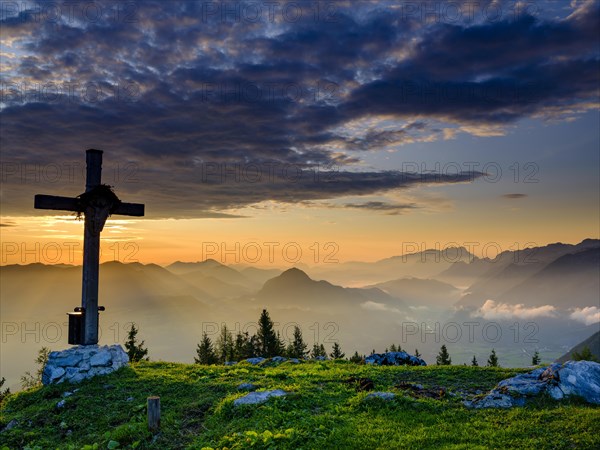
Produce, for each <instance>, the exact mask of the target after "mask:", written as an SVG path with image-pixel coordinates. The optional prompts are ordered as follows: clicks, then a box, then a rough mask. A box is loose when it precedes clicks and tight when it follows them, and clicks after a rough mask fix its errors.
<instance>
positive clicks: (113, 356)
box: [42, 345, 129, 385]
mask: <svg viewBox="0 0 600 450" xmlns="http://www.w3.org/2000/svg"><path fill="white" fill-rule="evenodd" d="M128 363H129V357H128V356H127V353H125V351H124V350H123V347H121V346H120V345H111V346H107V345H105V346H98V345H80V346H77V347H72V348H69V349H67V350H63V351H60V352H50V355H48V361H47V362H46V366H45V367H44V371H43V373H42V383H43V384H44V385H48V384H54V383H62V382H64V381H69V382H71V383H78V382H80V381H81V380H84V379H87V378H92V377H95V376H97V375H106V374H109V373H111V372H114V371H115V370H117V369H120V368H121V367H123V366H126V365H127V364H128Z"/></svg>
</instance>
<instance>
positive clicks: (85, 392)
mask: <svg viewBox="0 0 600 450" xmlns="http://www.w3.org/2000/svg"><path fill="white" fill-rule="evenodd" d="M523 371H524V370H518V369H502V368H478V367H475V368H472V367H462V366H448V367H371V366H364V365H355V364H352V363H349V362H345V361H339V362H337V361H324V362H309V363H304V364H299V365H293V364H290V363H283V364H281V365H280V366H277V367H255V366H251V365H247V364H239V365H236V366H227V367H225V366H200V365H186V364H173V363H166V362H144V363H139V364H136V365H133V366H132V367H129V368H124V369H121V370H120V371H118V372H116V373H114V374H111V375H108V376H105V377H102V378H96V379H93V380H88V381H85V382H83V383H81V384H80V385H68V384H64V385H55V386H50V387H44V388H36V389H33V390H30V391H25V392H21V393H17V394H14V395H12V396H10V397H9V398H8V399H7V400H6V401H5V402H4V404H3V405H2V413H1V417H0V422H1V423H0V425H1V426H0V428H4V427H5V426H6V425H7V424H8V423H10V422H11V421H13V422H12V424H13V427H12V428H11V429H10V430H4V431H3V432H1V433H0V448H9V449H16V448H31V449H33V448H40V449H47V448H50V449H53V448H67V449H81V448H84V449H93V448H100V449H105V448H139V449H142V448H152V449H172V448H173V449H176V448H192V449H204V448H214V449H217V448H219V449H225V448H227V449H242V448H244V449H245V448H256V449H369V450H371V449H393V448H411V449H414V448H419V449H426V448H432V449H433V448H436V449H437V448H451V449H466V448H469V449H478V448H527V449H531V448H536V449H545V448H600V408H599V407H596V406H591V405H588V404H585V403H583V402H582V401H579V400H569V401H565V402H561V403H558V402H554V401H552V400H550V399H540V400H539V401H536V402H535V403H533V404H531V405H530V406H527V407H525V408H514V409H510V410H469V409H466V408H465V407H464V406H463V405H462V400H461V396H463V397H464V396H471V395H475V394H476V393H477V392H478V391H479V390H481V391H486V390H488V389H490V388H492V387H493V386H494V385H495V384H496V383H497V382H498V381H500V380H502V379H504V378H507V377H510V376H513V375H515V374H516V373H519V372H523ZM350 377H368V378H370V379H372V380H373V381H374V384H375V390H376V391H391V392H395V393H397V396H396V397H395V398H394V399H393V400H389V401H385V400H381V399H372V400H365V398H364V397H365V396H366V395H367V393H366V392H358V391H357V390H356V386H355V385H353V384H352V383H346V382H345V381H346V380H348V378H350ZM402 381H410V382H416V383H420V384H422V385H423V386H424V387H437V386H443V387H445V388H446V389H447V392H448V394H447V395H446V396H445V397H444V398H442V399H441V400H435V399H430V398H415V397H413V396H411V394H409V393H407V392H406V391H402V390H401V389H398V388H396V387H395V386H396V385H397V384H398V383H399V382H402ZM242 382H252V383H254V384H255V385H257V386H258V388H259V389H276V388H279V389H284V390H285V391H288V392H290V394H289V395H288V396H286V397H282V398H276V399H270V400H269V401H268V402H267V403H265V404H262V405H246V406H241V407H234V406H233V400H234V399H235V398H237V397H240V396H242V395H244V393H243V392H240V391H238V389H237V386H238V385H239V384H240V383H242ZM74 389H78V390H77V391H76V392H74V393H73V394H72V395H70V396H68V397H63V393H64V392H66V391H69V392H72V391H73V390H74ZM150 395H159V396H160V397H161V405H162V424H161V430H160V432H159V433H157V434H154V435H153V434H151V433H150V432H149V431H147V428H146V411H145V403H146V398H147V397H148V396H150ZM63 399H64V400H65V404H64V406H63V407H62V408H58V407H57V404H58V403H59V401H61V400H63ZM15 420H16V422H14V421H15ZM15 423H16V425H15Z"/></svg>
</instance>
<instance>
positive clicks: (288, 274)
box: [279, 267, 310, 280]
mask: <svg viewBox="0 0 600 450" xmlns="http://www.w3.org/2000/svg"><path fill="white" fill-rule="evenodd" d="M279 278H281V279H285V280H310V277H309V276H308V275H307V274H306V272H304V271H302V270H300V269H298V268H296V267H292V268H291V269H288V270H286V271H284V272H283V273H282V274H281V275H279Z"/></svg>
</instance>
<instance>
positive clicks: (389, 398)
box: [365, 392, 396, 400]
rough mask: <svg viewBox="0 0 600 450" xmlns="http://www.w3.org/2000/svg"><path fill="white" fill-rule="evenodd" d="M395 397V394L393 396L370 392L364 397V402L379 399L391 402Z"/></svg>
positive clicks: (385, 393) (387, 393) (388, 393)
mask: <svg viewBox="0 0 600 450" xmlns="http://www.w3.org/2000/svg"><path fill="white" fill-rule="evenodd" d="M395 396H396V394H394V393H393V392H371V393H370V394H367V395H366V397H365V400H371V399H374V398H380V399H382V400H392V399H393V398H394V397H395Z"/></svg>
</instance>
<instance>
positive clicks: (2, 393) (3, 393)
mask: <svg viewBox="0 0 600 450" xmlns="http://www.w3.org/2000/svg"><path fill="white" fill-rule="evenodd" d="M5 382H6V378H4V377H2V379H1V380H0V405H1V404H2V402H3V401H4V399H5V398H6V397H8V396H9V395H10V389H9V388H6V389H2V386H4V383H5Z"/></svg>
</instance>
